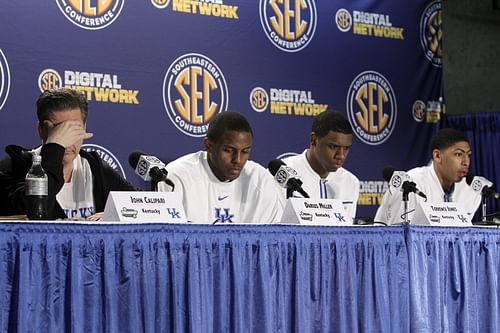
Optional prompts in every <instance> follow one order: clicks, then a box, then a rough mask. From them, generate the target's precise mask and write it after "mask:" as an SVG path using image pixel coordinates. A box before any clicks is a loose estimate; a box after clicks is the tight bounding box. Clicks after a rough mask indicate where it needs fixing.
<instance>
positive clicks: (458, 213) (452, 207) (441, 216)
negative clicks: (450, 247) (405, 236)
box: [410, 202, 473, 227]
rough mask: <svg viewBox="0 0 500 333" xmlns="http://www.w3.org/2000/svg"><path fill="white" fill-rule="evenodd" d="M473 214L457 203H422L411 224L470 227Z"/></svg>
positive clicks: (416, 210)
mask: <svg viewBox="0 0 500 333" xmlns="http://www.w3.org/2000/svg"><path fill="white" fill-rule="evenodd" d="M472 216H473V213H471V212H466V211H464V210H463V209H462V208H461V207H460V206H459V205H458V204H457V203H456V202H420V203H419V204H418V205H417V208H416V209H415V214H414V215H413V218H412V220H411V221H410V223H411V224H422V225H431V226H442V227H469V226H471V225H472V222H471V221H472Z"/></svg>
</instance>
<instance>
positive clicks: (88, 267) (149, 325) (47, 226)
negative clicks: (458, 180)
mask: <svg viewBox="0 0 500 333" xmlns="http://www.w3.org/2000/svg"><path fill="white" fill-rule="evenodd" d="M499 270H500V232H499V231H498V230H497V229H478V228H464V229H462V228H461V229H456V228H428V227H416V226H411V227H304V226H277V225H215V226H214V225H173V224H133V225H123V224H122V225H109V224H108V225H106V224H92V225H84V224H66V223H65V224H62V223H20V222H15V223H0V288H1V289H0V324H1V326H0V328H1V330H2V331H3V332H6V331H9V332H86V333H87V332H408V331H410V330H411V331H416V332H440V331H441V332H458V331H478V332H479V331H480V332H500V329H499V327H500V326H499V319H498V317H499V297H500V296H499V294H500V291H499V282H500V281H499Z"/></svg>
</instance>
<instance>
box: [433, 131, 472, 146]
mask: <svg viewBox="0 0 500 333" xmlns="http://www.w3.org/2000/svg"><path fill="white" fill-rule="evenodd" d="M464 141H465V142H467V143H468V142H469V139H468V138H467V135H466V134H465V133H464V132H462V131H459V130H457V129H454V128H443V129H440V130H439V131H437V132H436V133H434V135H433V136H432V139H431V152H432V151H433V150H434V149H439V150H442V149H446V148H448V147H451V146H453V145H454V144H455V143H457V142H464Z"/></svg>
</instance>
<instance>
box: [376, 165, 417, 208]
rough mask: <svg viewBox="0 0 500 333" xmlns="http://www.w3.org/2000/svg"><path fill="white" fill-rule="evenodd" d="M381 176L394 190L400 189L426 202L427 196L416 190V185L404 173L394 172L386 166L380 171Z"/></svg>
mask: <svg viewBox="0 0 500 333" xmlns="http://www.w3.org/2000/svg"><path fill="white" fill-rule="evenodd" d="M382 176H383V177H384V179H385V180H386V181H387V182H389V185H390V186H392V187H394V188H396V189H397V188H401V191H402V192H406V193H412V192H413V193H415V194H417V195H419V196H421V197H422V198H424V199H425V200H427V196H426V195H425V193H424V192H422V191H420V190H419V189H418V188H417V184H415V182H414V181H413V179H411V177H410V176H409V175H408V174H407V173H406V172H404V171H396V169H395V168H393V167H392V166H386V167H384V169H383V170H382Z"/></svg>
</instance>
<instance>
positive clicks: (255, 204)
mask: <svg viewBox="0 0 500 333" xmlns="http://www.w3.org/2000/svg"><path fill="white" fill-rule="evenodd" d="M252 141H253V133H252V129H251V127H250V124H249V123H248V121H247V120H246V119H245V117H243V115H241V114H239V113H237V112H230V111H226V112H222V113H219V114H218V115H216V116H215V117H214V119H213V120H212V121H211V122H210V124H209V127H208V131H207V136H206V137H205V138H204V141H203V143H204V145H205V150H206V151H199V152H196V153H192V154H188V155H185V156H182V157H180V158H179V159H177V160H175V161H173V162H171V163H169V164H168V165H167V166H166V169H167V170H168V178H169V179H170V180H171V181H172V182H173V183H174V185H175V186H174V191H175V192H180V193H181V195H182V202H183V206H184V209H185V211H186V215H187V219H188V220H189V221H191V222H194V223H212V222H213V223H215V222H220V223H272V222H277V221H279V218H280V217H281V213H282V210H283V207H282V204H281V201H280V198H279V196H280V193H279V190H278V188H277V186H276V185H275V184H274V179H273V178H272V177H271V175H270V174H269V172H267V170H266V169H264V168H263V167H262V166H260V165H259V164H257V163H255V162H252V161H249V160H248V158H249V156H250V150H251V149H252ZM158 187H159V190H163V191H165V190H168V189H169V186H168V185H166V184H165V183H160V184H158Z"/></svg>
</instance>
